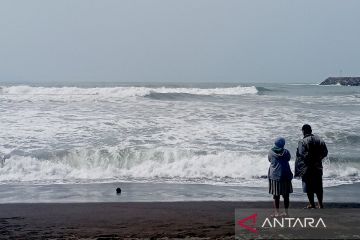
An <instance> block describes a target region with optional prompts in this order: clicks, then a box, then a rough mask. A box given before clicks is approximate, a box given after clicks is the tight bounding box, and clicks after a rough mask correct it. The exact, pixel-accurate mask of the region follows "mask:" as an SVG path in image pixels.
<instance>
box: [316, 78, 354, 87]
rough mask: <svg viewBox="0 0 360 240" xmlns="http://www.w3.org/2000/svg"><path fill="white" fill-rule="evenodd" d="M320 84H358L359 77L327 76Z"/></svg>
mask: <svg viewBox="0 0 360 240" xmlns="http://www.w3.org/2000/svg"><path fill="white" fill-rule="evenodd" d="M320 85H342V86H360V77H329V78H327V79H325V80H324V81H323V82H322V83H320Z"/></svg>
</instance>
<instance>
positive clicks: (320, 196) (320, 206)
mask: <svg viewBox="0 0 360 240" xmlns="http://www.w3.org/2000/svg"><path fill="white" fill-rule="evenodd" d="M316 197H317V199H318V202H319V208H324V205H323V191H320V192H317V193H316Z"/></svg>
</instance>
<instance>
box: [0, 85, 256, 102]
mask: <svg viewBox="0 0 360 240" xmlns="http://www.w3.org/2000/svg"><path fill="white" fill-rule="evenodd" d="M154 93H158V94H191V95H204V96H212V95H247V94H257V93H258V90H257V88H256V87H254V86H250V87H242V86H237V87H229V88H170V87H158V88H150V87H96V88H80V87H31V86H10V87H1V88H0V94H1V95H5V96H9V95H11V96H15V97H21V98H36V97H38V98H39V97H42V98H49V97H60V98H64V97H66V96H78V97H79V98H84V99H89V98H105V99H106V98H128V97H144V96H149V95H151V94H154Z"/></svg>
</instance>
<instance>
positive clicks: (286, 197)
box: [283, 195, 290, 215]
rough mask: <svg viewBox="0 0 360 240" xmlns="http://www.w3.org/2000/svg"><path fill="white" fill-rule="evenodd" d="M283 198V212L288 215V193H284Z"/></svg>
mask: <svg viewBox="0 0 360 240" xmlns="http://www.w3.org/2000/svg"><path fill="white" fill-rule="evenodd" d="M283 198H284V207H285V214H286V215H288V214H289V212H288V210H289V205H290V197H289V195H285V196H283Z"/></svg>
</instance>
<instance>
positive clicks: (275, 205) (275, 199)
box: [274, 195, 280, 216]
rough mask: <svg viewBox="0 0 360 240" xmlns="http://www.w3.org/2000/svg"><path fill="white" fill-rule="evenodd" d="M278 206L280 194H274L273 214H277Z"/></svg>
mask: <svg viewBox="0 0 360 240" xmlns="http://www.w3.org/2000/svg"><path fill="white" fill-rule="evenodd" d="M279 207H280V196H275V195H274V208H275V216H278V215H279Z"/></svg>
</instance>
